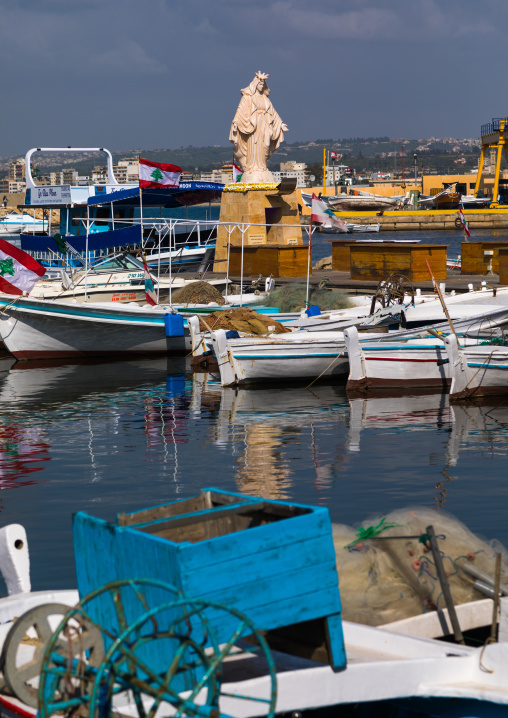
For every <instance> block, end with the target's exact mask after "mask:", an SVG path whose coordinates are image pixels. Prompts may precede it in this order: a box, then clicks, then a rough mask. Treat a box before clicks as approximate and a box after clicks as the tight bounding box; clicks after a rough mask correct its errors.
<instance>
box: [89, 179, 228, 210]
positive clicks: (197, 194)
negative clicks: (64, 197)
mask: <svg viewBox="0 0 508 718" xmlns="http://www.w3.org/2000/svg"><path fill="white" fill-rule="evenodd" d="M223 189H224V185H223V184H218V183H216V182H181V183H180V186H179V187H161V188H160V189H144V190H143V196H142V203H143V207H149V206H150V207H169V208H174V207H189V206H192V205H194V204H203V203H205V202H211V201H212V200H216V199H220V197H221V194H222V190H223ZM111 202H112V203H113V204H114V205H116V206H118V205H120V206H122V205H128V206H134V207H139V187H130V188H129V189H119V190H117V191H115V192H107V193H103V194H96V195H95V196H94V197H89V198H88V204H89V205H98V204H109V203H111Z"/></svg>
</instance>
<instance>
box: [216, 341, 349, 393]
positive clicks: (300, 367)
mask: <svg viewBox="0 0 508 718" xmlns="http://www.w3.org/2000/svg"><path fill="white" fill-rule="evenodd" d="M306 334H307V333H306ZM212 344H213V348H214V353H215V356H216V358H217V362H218V364H219V370H220V375H221V384H222V386H233V385H244V384H250V383H255V382H265V381H278V382H280V381H284V382H287V381H299V380H302V379H305V380H307V379H316V378H317V377H322V376H326V377H336V378H345V377H346V375H347V370H348V360H347V358H346V357H345V356H344V349H345V345H344V341H343V340H342V338H340V339H329V338H327V339H320V338H318V337H314V338H313V339H310V340H309V339H307V340H303V339H295V338H287V339H279V338H274V337H267V338H266V339H263V340H259V339H258V340H252V341H249V340H248V339H243V340H242V339H240V340H227V339H226V337H225V332H223V331H222V330H219V331H218V332H214V333H213V334H212Z"/></svg>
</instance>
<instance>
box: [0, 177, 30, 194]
mask: <svg viewBox="0 0 508 718" xmlns="http://www.w3.org/2000/svg"><path fill="white" fill-rule="evenodd" d="M0 183H1V184H0V192H3V193H4V194H5V193H11V194H15V193H17V192H24V191H25V190H26V182H25V180H11V179H3V180H0Z"/></svg>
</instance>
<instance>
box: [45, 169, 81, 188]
mask: <svg viewBox="0 0 508 718" xmlns="http://www.w3.org/2000/svg"><path fill="white" fill-rule="evenodd" d="M49 183H50V184H54V185H61V184H70V185H72V186H73V187H75V186H76V185H77V184H78V173H77V170H75V169H72V168H71V167H68V168H66V169H64V170H62V171H61V172H50V175H49Z"/></svg>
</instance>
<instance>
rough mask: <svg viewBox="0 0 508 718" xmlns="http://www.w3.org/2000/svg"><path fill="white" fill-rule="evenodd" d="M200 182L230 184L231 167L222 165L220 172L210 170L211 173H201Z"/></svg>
mask: <svg viewBox="0 0 508 718" xmlns="http://www.w3.org/2000/svg"><path fill="white" fill-rule="evenodd" d="M200 180H201V182H218V183H219V184H231V183H232V182H233V165H231V164H229V165H223V166H222V167H221V168H220V170H212V172H201V174H200Z"/></svg>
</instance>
